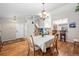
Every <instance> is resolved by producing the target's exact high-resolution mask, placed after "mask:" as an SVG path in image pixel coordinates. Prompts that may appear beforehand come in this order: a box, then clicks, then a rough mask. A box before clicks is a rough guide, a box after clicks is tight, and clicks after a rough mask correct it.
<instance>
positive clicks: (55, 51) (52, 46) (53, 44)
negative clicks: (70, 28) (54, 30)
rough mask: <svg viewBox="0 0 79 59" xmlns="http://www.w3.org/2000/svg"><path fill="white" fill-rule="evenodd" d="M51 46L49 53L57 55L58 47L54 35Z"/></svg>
mask: <svg viewBox="0 0 79 59" xmlns="http://www.w3.org/2000/svg"><path fill="white" fill-rule="evenodd" d="M50 48H51V53H52V54H53V55H57V54H58V48H57V36H55V37H54V39H52V43H51V45H50Z"/></svg>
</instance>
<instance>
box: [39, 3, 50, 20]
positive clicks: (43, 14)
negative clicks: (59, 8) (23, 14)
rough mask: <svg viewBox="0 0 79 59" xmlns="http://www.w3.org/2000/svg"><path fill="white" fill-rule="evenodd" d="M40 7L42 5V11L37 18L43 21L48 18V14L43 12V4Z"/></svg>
mask: <svg viewBox="0 0 79 59" xmlns="http://www.w3.org/2000/svg"><path fill="white" fill-rule="evenodd" d="M42 5H43V10H42V11H41V13H39V16H40V18H41V19H43V20H45V18H46V17H48V13H47V12H46V10H45V6H44V5H45V3H42Z"/></svg>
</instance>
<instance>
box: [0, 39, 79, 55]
mask: <svg viewBox="0 0 79 59" xmlns="http://www.w3.org/2000/svg"><path fill="white" fill-rule="evenodd" d="M15 41H16V42H15ZM15 41H13V42H8V43H4V44H3V47H2V50H1V52H0V56H27V55H28V44H27V40H24V39H22V40H15ZM57 48H58V54H57V53H56V52H55V54H52V53H51V50H52V48H47V52H46V53H44V55H43V56H57V55H58V56H78V55H79V44H78V43H77V44H75V47H74V44H73V43H70V42H63V41H60V40H57ZM35 53H36V54H35V55H36V56H42V52H41V50H37V51H35ZM31 54H32V51H31Z"/></svg>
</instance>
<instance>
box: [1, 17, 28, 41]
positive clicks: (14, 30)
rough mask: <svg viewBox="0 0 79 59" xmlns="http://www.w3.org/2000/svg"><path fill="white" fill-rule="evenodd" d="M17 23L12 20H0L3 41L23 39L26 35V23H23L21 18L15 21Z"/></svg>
mask: <svg viewBox="0 0 79 59" xmlns="http://www.w3.org/2000/svg"><path fill="white" fill-rule="evenodd" d="M17 20H18V21H16V22H14V21H13V19H7V18H6V19H4V20H2V21H1V20H0V22H1V23H0V24H1V26H0V29H1V32H2V33H1V38H2V42H3V41H8V40H13V39H16V38H21V37H24V35H27V23H25V22H24V19H23V18H22V19H21V20H20V19H17ZM24 24H25V26H24Z"/></svg>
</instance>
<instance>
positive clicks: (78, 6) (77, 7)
mask: <svg viewBox="0 0 79 59" xmlns="http://www.w3.org/2000/svg"><path fill="white" fill-rule="evenodd" d="M75 11H76V12H79V3H78V5H77V6H76V9H75Z"/></svg>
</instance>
